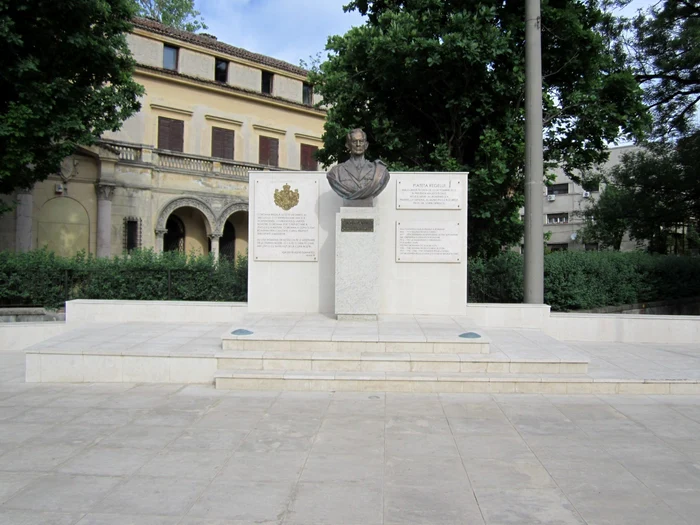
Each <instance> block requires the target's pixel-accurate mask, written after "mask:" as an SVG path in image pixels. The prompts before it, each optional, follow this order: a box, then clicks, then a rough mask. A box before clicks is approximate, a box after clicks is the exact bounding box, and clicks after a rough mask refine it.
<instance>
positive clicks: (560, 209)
mask: <svg viewBox="0 0 700 525" xmlns="http://www.w3.org/2000/svg"><path fill="white" fill-rule="evenodd" d="M636 148H637V147H636V146H618V147H613V148H611V149H610V157H609V158H608V161H607V162H606V163H605V164H604V165H603V167H602V168H603V169H610V168H611V167H612V166H614V165H616V164H618V163H619V162H620V160H621V159H622V156H623V155H624V154H625V153H629V152H631V151H634V150H635V149H636ZM555 174H556V178H555V180H554V182H553V183H552V184H551V185H550V186H547V187H546V188H545V190H546V194H545V196H544V205H543V208H544V209H543V214H542V220H543V222H544V231H545V233H549V239H548V240H547V246H548V248H549V249H550V250H552V251H556V250H598V248H599V247H598V245H597V244H596V243H590V244H589V243H584V242H582V240H581V237H580V235H579V231H580V230H581V229H582V228H583V225H584V224H583V218H582V216H581V213H582V212H583V211H584V210H585V209H586V208H587V207H588V206H590V205H591V203H592V202H594V201H595V199H597V198H598V197H599V196H600V190H602V189H603V188H602V186H601V187H599V188H589V190H590V191H586V190H584V189H583V187H581V186H580V185H579V184H576V183H575V182H573V181H572V180H571V179H570V178H569V177H567V176H566V175H565V174H564V172H563V170H561V169H557V170H555ZM521 213H524V210H523V211H522V212H521ZM634 248H635V243H634V241H630V240H629V238H628V237H625V239H624V240H623V242H622V245H621V247H620V249H621V250H633V249H634Z"/></svg>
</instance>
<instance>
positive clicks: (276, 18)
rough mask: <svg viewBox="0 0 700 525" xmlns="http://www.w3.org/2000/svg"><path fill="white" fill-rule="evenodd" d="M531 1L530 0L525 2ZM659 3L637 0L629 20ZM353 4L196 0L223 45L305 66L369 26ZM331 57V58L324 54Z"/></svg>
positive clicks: (628, 9) (339, 1) (317, 0)
mask: <svg viewBox="0 0 700 525" xmlns="http://www.w3.org/2000/svg"><path fill="white" fill-rule="evenodd" d="M523 1H525V0H523ZM656 1H658V0H632V2H631V3H630V4H629V5H628V6H627V7H626V8H625V9H624V10H623V11H622V12H623V13H624V14H625V15H627V16H629V15H631V14H634V12H635V11H636V10H637V9H639V8H644V7H647V6H649V5H652V4H654V3H655V2H656ZM348 2H349V0H195V6H196V8H197V10H199V11H200V12H201V13H202V17H203V18H204V22H205V23H206V24H207V25H208V26H209V29H207V30H206V32H207V33H211V34H212V35H214V36H216V37H217V38H218V39H219V40H220V41H222V42H225V43H227V44H231V45H233V46H237V47H242V48H244V49H247V50H249V51H253V52H255V53H262V54H263V55H267V56H271V57H274V58H277V59H280V60H285V61H287V62H289V63H291V64H294V65H299V61H300V60H304V61H305V62H306V63H309V59H310V57H315V56H316V55H317V54H318V53H322V52H323V51H324V49H325V47H326V41H327V40H328V37H329V36H330V35H342V34H344V33H345V32H346V31H347V30H348V29H350V28H351V27H353V26H358V25H362V24H363V23H364V19H363V17H361V16H360V15H359V14H358V13H357V12H356V11H352V12H349V13H345V12H343V5H345V4H347V3H348ZM323 56H324V57H325V54H324V55H323Z"/></svg>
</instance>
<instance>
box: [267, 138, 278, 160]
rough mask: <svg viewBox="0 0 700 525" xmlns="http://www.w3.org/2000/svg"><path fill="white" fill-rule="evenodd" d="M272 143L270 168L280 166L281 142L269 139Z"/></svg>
mask: <svg viewBox="0 0 700 525" xmlns="http://www.w3.org/2000/svg"><path fill="white" fill-rule="evenodd" d="M268 140H269V141H270V166H275V167H277V166H279V165H280V162H279V144H280V143H279V140H277V139H268Z"/></svg>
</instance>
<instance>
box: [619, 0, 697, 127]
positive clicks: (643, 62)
mask: <svg viewBox="0 0 700 525" xmlns="http://www.w3.org/2000/svg"><path fill="white" fill-rule="evenodd" d="M627 1H628V0H627ZM630 27H631V29H632V31H633V32H632V34H633V39H632V41H631V42H630V44H631V49H632V50H633V53H632V54H631V56H632V58H633V64H634V67H635V69H636V74H637V75H636V76H637V79H638V80H639V81H640V82H642V84H643V86H644V88H645V100H646V102H647V104H648V105H649V107H650V108H651V109H652V110H653V113H654V117H655V123H656V126H655V128H656V129H655V131H656V134H657V135H658V136H661V137H665V136H669V135H671V136H673V135H681V136H682V135H684V134H687V133H688V132H690V131H692V128H693V125H692V121H693V116H694V115H695V114H696V111H697V107H698V102H700V3H699V2H697V0H665V1H664V2H663V3H661V2H659V3H658V4H656V5H654V6H652V7H651V8H650V9H649V11H648V12H647V13H644V12H640V13H639V14H638V15H637V16H636V17H635V18H634V19H633V20H632V21H631V24H630Z"/></svg>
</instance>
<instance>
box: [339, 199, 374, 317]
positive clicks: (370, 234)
mask: <svg viewBox="0 0 700 525" xmlns="http://www.w3.org/2000/svg"><path fill="white" fill-rule="evenodd" d="M378 218H379V214H378V212H377V209H376V208H370V207H342V208H340V213H337V214H336V219H335V314H336V316H337V317H338V319H339V320H358V321H361V320H376V319H377V314H378V313H379V234H378V224H377V221H378Z"/></svg>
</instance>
